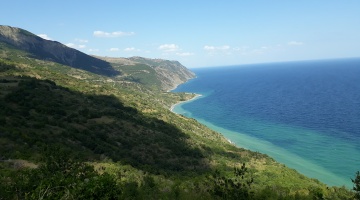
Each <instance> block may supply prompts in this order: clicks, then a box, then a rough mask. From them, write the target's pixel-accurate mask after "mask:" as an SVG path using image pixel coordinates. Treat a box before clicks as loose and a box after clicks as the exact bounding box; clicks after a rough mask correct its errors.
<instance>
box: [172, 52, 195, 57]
mask: <svg viewBox="0 0 360 200" xmlns="http://www.w3.org/2000/svg"><path fill="white" fill-rule="evenodd" d="M176 55H178V56H193V55H194V53H190V52H183V53H176Z"/></svg>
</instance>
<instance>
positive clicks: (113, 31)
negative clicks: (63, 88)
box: [0, 0, 360, 68]
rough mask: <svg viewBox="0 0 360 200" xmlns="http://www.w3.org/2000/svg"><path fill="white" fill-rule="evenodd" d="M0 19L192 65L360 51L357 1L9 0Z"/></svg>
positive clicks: (55, 36) (79, 44) (81, 44)
mask: <svg viewBox="0 0 360 200" xmlns="http://www.w3.org/2000/svg"><path fill="white" fill-rule="evenodd" d="M1 7H2V9H1V12H0V24H1V25H10V26H15V27H20V28H23V29H26V30H28V31H30V32H33V33H35V34H37V35H41V36H42V37H44V38H48V39H51V40H55V41H58V42H61V43H63V44H66V45H68V46H70V47H72V48H76V49H78V50H80V51H82V52H84V53H87V54H94V55H101V56H109V57H130V56H143V57H149V58H163V59H170V60H178V61H180V62H181V63H182V64H184V65H185V66H186V67H189V68H192V67H203V66H222V65H236V64H248V63H263V62H282V61H294V60H313V59H328V58H344V57H360V1H359V0H316V1H315V0H301V1H290V0H274V1H268V0H251V1H250V0H248V1H246V0H243V1H236V0H233V1H227V0H224V1H209V0H207V1H205V0H182V1H173V0H163V1H161V0H151V1H150V0H142V1H141V0H131V1H130V0H128V1H122V0H118V1H115V0H103V1H91V0H87V1H85V0H71V1H70V0H62V1H50V0H34V1H28V0H22V1H21V0H11V1H2V2H1Z"/></svg>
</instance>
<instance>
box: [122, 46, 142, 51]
mask: <svg viewBox="0 0 360 200" xmlns="http://www.w3.org/2000/svg"><path fill="white" fill-rule="evenodd" d="M124 51H140V49H136V48H135V47H128V48H125V49H124Z"/></svg>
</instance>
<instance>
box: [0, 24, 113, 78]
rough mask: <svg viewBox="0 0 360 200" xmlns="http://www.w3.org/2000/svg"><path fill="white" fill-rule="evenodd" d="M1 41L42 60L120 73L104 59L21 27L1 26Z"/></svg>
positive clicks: (108, 74) (103, 71)
mask: <svg viewBox="0 0 360 200" xmlns="http://www.w3.org/2000/svg"><path fill="white" fill-rule="evenodd" d="M0 42H2V43H5V44H7V45H9V46H10V47H12V48H15V49H19V50H23V51H25V52H28V53H29V56H31V57H33V58H37V59H40V60H47V61H53V62H56V63H59V64H63V65H68V66H71V67H74V68H78V69H83V70H86V71H89V72H92V73H95V74H99V75H105V76H116V75H119V72H118V71H116V70H114V69H113V67H112V66H111V65H110V64H109V63H107V62H105V61H103V60H100V59H97V58H94V57H92V56H89V55H86V54H84V53H82V52H80V51H78V50H75V49H72V48H69V47H67V46H65V45H63V44H61V43H59V42H55V41H50V40H45V39H43V38H41V37H38V36H36V35H35V34H33V33H30V32H28V31H26V30H23V29H20V28H14V27H10V26H0Z"/></svg>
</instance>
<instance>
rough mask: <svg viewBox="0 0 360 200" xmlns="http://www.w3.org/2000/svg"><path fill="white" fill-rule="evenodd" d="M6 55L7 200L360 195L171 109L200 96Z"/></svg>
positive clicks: (1, 176)
mask: <svg viewBox="0 0 360 200" xmlns="http://www.w3.org/2000/svg"><path fill="white" fill-rule="evenodd" d="M0 57H2V58H0V124H1V126H0V152H1V155H0V159H1V162H0V169H1V171H0V194H1V195H0V199H60V198H63V199H89V198H91V199H101V198H103V199H352V198H354V195H355V194H356V195H358V191H359V190H356V189H355V191H357V193H353V192H351V191H349V190H347V189H346V188H344V187H341V188H339V187H330V188H329V187H327V186H326V185H324V184H322V183H320V182H319V181H317V180H314V179H310V178H307V177H305V176H303V175H301V174H299V173H297V172H296V171H295V170H292V169H289V168H287V167H285V166H284V165H282V164H279V163H277V162H275V161H274V160H273V159H271V158H269V157H268V156H266V155H263V154H260V153H257V152H251V151H248V150H245V149H241V148H238V147H235V146H234V145H232V144H230V143H229V142H228V141H227V140H226V139H225V138H223V137H222V136H221V135H220V134H218V133H216V132H214V131H211V130H209V129H207V128H206V127H204V126H203V125H201V124H199V123H197V122H196V121H195V120H193V119H188V118H185V117H182V116H179V115H176V114H174V113H172V112H170V111H169V107H170V106H171V105H172V104H173V103H175V102H178V101H180V100H186V99H189V98H192V97H193V94H185V93H179V94H176V93H167V92H162V91H161V90H158V89H153V87H154V86H153V85H152V86H150V87H149V84H151V83H153V81H151V83H149V82H142V81H136V80H120V79H116V77H114V78H113V79H111V80H110V81H109V77H105V76H101V75H97V74H93V73H90V72H86V71H82V70H79V69H73V68H70V67H67V66H63V65H60V64H58V63H53V62H48V61H43V60H37V59H34V58H31V56H29V55H28V54H27V53H26V52H23V51H19V50H16V49H13V48H11V47H9V46H7V45H4V44H1V46H0ZM120 67H121V66H117V67H115V68H116V69H117V68H120ZM136 67H141V66H136ZM125 70H127V71H130V70H132V68H131V66H127V68H126V67H124V71H125ZM136 70H137V69H136ZM154 81H156V79H154ZM155 86H156V85H155ZM358 177H359V175H358ZM358 180H359V178H356V179H354V180H353V181H354V184H356V183H357V184H358ZM349 181H350V180H349Z"/></svg>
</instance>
